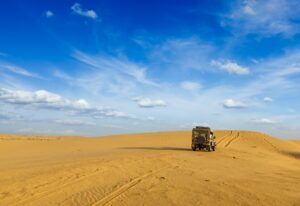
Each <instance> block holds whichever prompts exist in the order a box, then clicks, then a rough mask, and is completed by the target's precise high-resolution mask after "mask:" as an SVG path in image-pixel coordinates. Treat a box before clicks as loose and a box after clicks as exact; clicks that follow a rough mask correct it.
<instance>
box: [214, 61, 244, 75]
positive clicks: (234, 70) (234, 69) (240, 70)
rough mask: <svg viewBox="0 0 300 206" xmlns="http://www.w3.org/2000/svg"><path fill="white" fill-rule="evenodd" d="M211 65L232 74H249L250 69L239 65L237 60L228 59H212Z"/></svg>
mask: <svg viewBox="0 0 300 206" xmlns="http://www.w3.org/2000/svg"><path fill="white" fill-rule="evenodd" d="M211 65H212V66H215V67H217V68H218V69H220V70H223V71H226V72H228V73H230V74H238V75H246V74H249V73H250V72H249V69H248V68H247V67H243V66H240V65H238V64H237V63H236V62H232V61H230V60H226V61H216V60H212V61H211Z"/></svg>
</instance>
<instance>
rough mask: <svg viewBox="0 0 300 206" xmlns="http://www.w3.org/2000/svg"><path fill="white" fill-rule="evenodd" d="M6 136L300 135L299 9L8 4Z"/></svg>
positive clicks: (264, 1)
mask: <svg viewBox="0 0 300 206" xmlns="http://www.w3.org/2000/svg"><path fill="white" fill-rule="evenodd" d="M0 27H1V29H0V133H13V134H35V135H83V136H99V135H109V134H120V133H139V132H152V131H165V130H191V129H192V128H193V127H194V126H196V125H204V126H210V127H211V128H213V129H241V130H256V131H261V132H265V133H268V134H271V135H274V136H277V137H283V138H287V139H295V138H299V137H300V121H299V119H300V84H299V81H300V2H299V1H298V0H245V1H242V0H240V1H234V0H232V1H222V0H202V1H200V0H199V1H197V0H177V1H174V0H164V1H158V0H144V1H139V0H126V1H124V0H101V1H95V0H94V1H92V0H64V1H61V0H43V1H40V0H27V1H23V0H9V1H8V0H6V1H2V2H1V7H0Z"/></svg>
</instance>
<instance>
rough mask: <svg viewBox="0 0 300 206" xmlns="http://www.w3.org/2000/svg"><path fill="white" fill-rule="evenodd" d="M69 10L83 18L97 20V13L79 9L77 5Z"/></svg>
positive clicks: (79, 6)
mask: <svg viewBox="0 0 300 206" xmlns="http://www.w3.org/2000/svg"><path fill="white" fill-rule="evenodd" d="M71 10H72V11H73V12H74V13H75V14H78V15H80V16H84V17H88V18H91V19H97V18H98V15H97V13H96V12H95V11H94V10H92V9H90V10H88V9H83V8H81V5H80V4H79V3H75V4H74V5H73V6H72V7H71Z"/></svg>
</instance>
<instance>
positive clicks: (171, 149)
mask: <svg viewBox="0 0 300 206" xmlns="http://www.w3.org/2000/svg"><path fill="white" fill-rule="evenodd" d="M120 149H136V150H161V151H188V152H192V149H190V148H183V147H121V148H120Z"/></svg>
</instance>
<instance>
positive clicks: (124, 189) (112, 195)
mask: <svg viewBox="0 0 300 206" xmlns="http://www.w3.org/2000/svg"><path fill="white" fill-rule="evenodd" d="M173 167H174V168H175V167H176V166H173ZM169 168H172V166H168V167H163V168H160V169H157V170H155V171H152V172H148V173H145V174H143V175H141V176H139V177H136V178H135V179H133V180H131V181H130V182H128V183H126V184H124V185H122V186H121V187H120V188H118V189H116V190H114V191H112V192H111V193H109V194H108V195H106V196H105V197H103V198H102V199H100V200H99V201H97V202H95V203H93V204H92V205H91V206H100V205H101V206H102V205H106V204H108V203H109V202H111V201H113V200H114V199H116V198H118V197H119V196H121V195H122V194H124V193H126V192H127V191H128V190H130V189H131V188H133V187H135V186H136V185H137V184H139V183H140V182H142V181H143V180H144V179H146V178H148V177H150V176H152V175H154V174H156V173H158V172H160V171H162V170H165V169H169Z"/></svg>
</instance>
